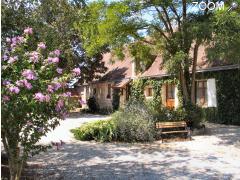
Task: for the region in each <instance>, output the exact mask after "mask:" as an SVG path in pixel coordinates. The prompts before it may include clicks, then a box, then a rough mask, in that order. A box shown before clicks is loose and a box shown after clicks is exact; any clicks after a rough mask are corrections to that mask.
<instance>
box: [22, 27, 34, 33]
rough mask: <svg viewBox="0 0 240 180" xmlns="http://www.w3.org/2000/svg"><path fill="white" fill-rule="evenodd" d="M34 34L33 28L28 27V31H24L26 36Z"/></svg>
mask: <svg viewBox="0 0 240 180" xmlns="http://www.w3.org/2000/svg"><path fill="white" fill-rule="evenodd" d="M32 33H33V31H32V28H30V27H27V28H26V29H24V34H32Z"/></svg>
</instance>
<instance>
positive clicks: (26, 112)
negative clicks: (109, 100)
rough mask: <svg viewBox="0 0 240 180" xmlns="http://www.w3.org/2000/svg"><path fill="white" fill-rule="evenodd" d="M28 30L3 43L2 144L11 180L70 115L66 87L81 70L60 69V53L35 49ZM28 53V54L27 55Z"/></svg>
mask: <svg viewBox="0 0 240 180" xmlns="http://www.w3.org/2000/svg"><path fill="white" fill-rule="evenodd" d="M32 34H33V31H32V28H27V29H25V30H24V33H23V35H22V36H17V37H13V38H7V39H6V42H5V43H4V46H3V47H2V48H3V49H2V53H3V56H2V62H1V63H2V67H1V68H2V74H1V75H2V76H1V78H2V88H1V93H2V99H1V115H2V120H3V121H2V123H1V138H2V142H3V146H4V150H5V151H6V153H7V154H8V158H9V159H8V160H9V170H10V176H11V178H10V179H20V175H21V171H22V169H23V165H24V164H25V162H26V161H27V159H28V157H29V156H33V155H35V154H38V153H39V152H41V151H43V150H47V148H48V147H49V146H45V145H40V144H38V143H37V142H38V141H39V140H40V139H41V137H42V136H45V135H46V134H47V133H48V132H49V131H51V130H52V129H54V128H55V127H56V126H57V125H59V123H60V120H62V119H64V118H65V116H66V115H67V113H68V110H69V100H68V97H69V96H71V93H70V92H65V89H66V85H67V82H68V81H69V80H71V79H73V78H76V77H79V75H80V69H79V68H74V69H73V70H72V73H70V72H69V70H68V68H65V69H62V68H61V62H62V61H63V58H62V55H61V52H60V50H58V49H56V50H54V51H52V52H49V49H47V48H46V45H45V44H44V43H43V42H40V43H38V45H37V47H36V46H35V45H33V42H34V41H33V39H32V38H33V37H34V36H36V35H34V36H33V35H32ZM30 49H31V50H30Z"/></svg>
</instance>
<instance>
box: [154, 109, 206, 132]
mask: <svg viewBox="0 0 240 180" xmlns="http://www.w3.org/2000/svg"><path fill="white" fill-rule="evenodd" d="M153 116H154V121H155V122H163V121H186V122H187V124H188V126H190V127H192V128H194V127H198V126H199V124H200V122H201V121H202V120H203V114H202V109H201V108H200V107H198V106H196V105H186V106H185V107H184V108H183V107H179V108H177V109H169V108H166V107H162V108H161V109H160V110H159V111H158V112H153Z"/></svg>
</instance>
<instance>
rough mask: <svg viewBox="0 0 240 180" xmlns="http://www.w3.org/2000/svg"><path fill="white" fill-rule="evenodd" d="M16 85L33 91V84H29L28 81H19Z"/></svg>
mask: <svg viewBox="0 0 240 180" xmlns="http://www.w3.org/2000/svg"><path fill="white" fill-rule="evenodd" d="M16 84H17V85H18V86H20V87H26V88H27V89H32V84H31V83H29V82H28V81H27V80H26V79H23V80H19V81H17V82H16Z"/></svg>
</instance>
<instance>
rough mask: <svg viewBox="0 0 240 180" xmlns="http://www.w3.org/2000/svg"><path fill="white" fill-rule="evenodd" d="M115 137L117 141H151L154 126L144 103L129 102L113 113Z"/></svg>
mask: <svg viewBox="0 0 240 180" xmlns="http://www.w3.org/2000/svg"><path fill="white" fill-rule="evenodd" d="M113 121H114V124H115V125H116V138H117V140H119V141H125V142H137V141H142V142H143V141H153V140H154V135H155V128H154V123H153V116H152V115H151V113H150V112H149V111H148V109H147V107H146V106H145V105H144V104H140V103H137V102H134V103H129V104H128V105H127V106H126V108H125V109H124V110H120V111H119V112H116V113H115V114H114V115H113Z"/></svg>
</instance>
